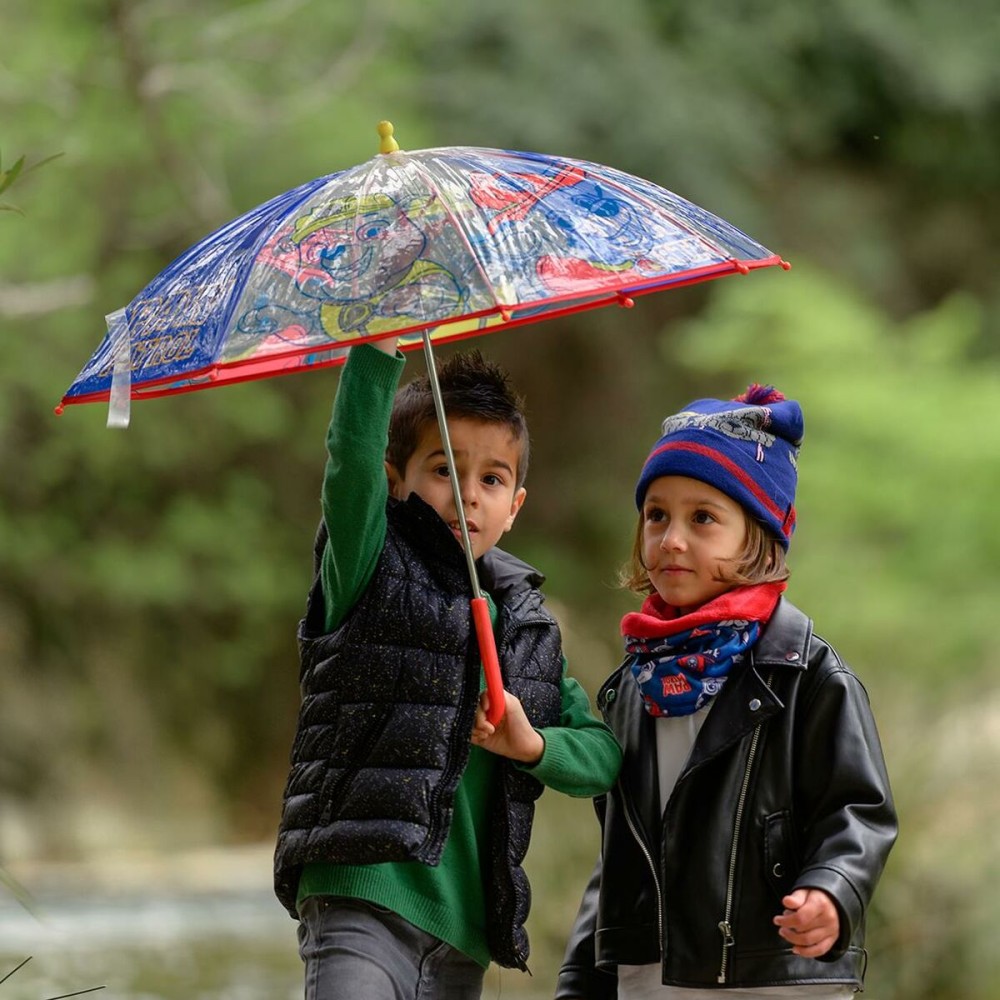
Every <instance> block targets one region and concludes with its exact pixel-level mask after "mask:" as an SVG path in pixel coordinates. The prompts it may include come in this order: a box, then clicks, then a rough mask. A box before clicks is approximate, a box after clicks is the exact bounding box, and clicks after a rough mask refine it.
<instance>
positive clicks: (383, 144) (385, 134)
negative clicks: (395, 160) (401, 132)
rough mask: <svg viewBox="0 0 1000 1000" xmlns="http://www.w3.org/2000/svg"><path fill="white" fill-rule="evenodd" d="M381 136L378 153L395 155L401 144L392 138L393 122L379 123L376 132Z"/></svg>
mask: <svg viewBox="0 0 1000 1000" xmlns="http://www.w3.org/2000/svg"><path fill="white" fill-rule="evenodd" d="M376 131H377V132H378V136H379V144H378V151H379V152H380V153H395V152H396V150H397V149H399V143H398V142H396V140H395V139H394V138H393V137H392V131H393V129H392V122H379V123H378V129H377V130H376Z"/></svg>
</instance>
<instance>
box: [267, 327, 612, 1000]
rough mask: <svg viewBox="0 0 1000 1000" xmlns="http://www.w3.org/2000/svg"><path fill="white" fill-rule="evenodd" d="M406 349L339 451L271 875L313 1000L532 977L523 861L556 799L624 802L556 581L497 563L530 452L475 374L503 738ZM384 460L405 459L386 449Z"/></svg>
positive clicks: (369, 362) (368, 351)
mask: <svg viewBox="0 0 1000 1000" xmlns="http://www.w3.org/2000/svg"><path fill="white" fill-rule="evenodd" d="M395 347H396V345H395V340H394V339H391V338H390V339H387V340H382V341H379V342H377V343H376V344H374V345H361V346H358V347H355V348H353V349H352V350H351V353H350V356H349V358H348V361H347V364H346V365H345V368H344V371H343V374H342V376H341V381H340V386H339V388H338V391H337V398H336V401H335V403H334V413H333V419H332V421H331V424H330V430H329V434H328V438H327V446H328V461H327V466H326V472H325V476H324V481H323V493H322V506H323V523H322V525H321V527H320V533H319V536H318V538H317V548H316V551H317V558H318V564H319V572H318V576H317V579H316V582H315V583H314V585H313V589H312V591H311V593H310V596H309V602H308V605H307V610H306V616H305V618H304V619H303V621H302V622H301V623H300V626H299V645H300V655H301V686H302V708H301V712H300V716H299V726H298V732H297V734H296V737H295V743H294V746H293V749H292V768H291V773H290V775H289V779H288V785H287V788H286V791H285V798H284V807H283V814H282V820H281V827H280V830H279V834H278V845H277V849H276V853H275V888H276V892H277V895H278V898H279V899H280V900H281V901H282V902H283V903H284V904H285V906H286V908H287V909H288V910H289V912H290V913H291V914H292V915H293V916H294V917H296V918H297V919H298V920H299V945H300V954H301V955H302V959H303V962H304V963H305V971H306V997H307V998H310V997H323V998H324V1000H326V998H331V997H349V998H351V1000H358V998H361V997H363V998H365V1000H380V998H383V997H384V998H391V1000H402V998H416V997H417V996H418V995H419V996H420V997H421V998H423V997H427V998H431V997H442V998H447V1000H464V998H474V997H479V996H480V992H481V988H482V980H483V974H484V970H485V968H486V967H487V966H488V964H489V962H490V959H493V960H494V961H496V962H498V963H499V964H500V965H504V966H512V967H518V968H521V969H526V965H525V961H526V959H527V955H528V944H527V936H526V934H525V931H524V926H523V925H524V921H525V918H526V917H527V912H528V906H529V903H530V890H529V887H528V883H527V879H526V877H525V874H524V871H523V869H522V868H521V861H522V860H523V858H524V854H525V852H526V850H527V847H528V841H529V837H530V830H531V821H532V814H533V811H534V805H533V803H534V800H535V799H536V798H537V796H538V795H539V794H540V793H541V791H542V787H543V785H548V786H551V787H553V788H556V789H557V790H559V791H563V792H566V793H568V794H571V795H576V796H591V795H595V794H600V793H602V792H604V791H606V790H607V789H608V788H609V787H610V786H611V784H612V783H613V781H614V779H615V777H616V775H617V772H618V767H619V765H620V763H621V753H620V750H619V748H618V745H617V743H616V741H615V739H614V737H613V736H612V735H611V732H610V730H609V729H607V728H606V727H605V726H604V725H603V723H601V722H599V721H598V720H597V719H596V718H595V717H594V716H593V715H592V714H591V711H590V705H589V700H588V698H587V696H586V694H585V693H584V691H583V690H582V688H581V687H580V686H579V685H578V684H577V683H576V682H575V681H573V680H571V679H570V678H569V677H567V676H566V672H565V660H564V658H563V656H562V650H561V639H560V635H559V629H558V626H557V625H556V622H555V620H554V619H553V618H552V617H551V615H549V614H548V612H547V611H546V610H545V608H544V607H543V604H542V597H541V594H540V593H539V591H538V589H537V587H538V584H539V583H540V582H541V577H540V576H539V575H538V574H537V573H536V572H535V571H534V570H533V569H531V567H529V566H527V565H526V564H524V563H522V562H520V561H519V560H517V559H515V558H513V557H512V556H509V555H507V554H506V553H503V552H501V551H500V550H499V549H496V548H495V545H496V543H497V542H498V541H499V539H500V538H501V536H502V535H503V534H505V533H506V532H507V531H509V530H510V528H511V527H512V525H513V523H514V520H515V518H516V517H517V514H518V512H519V510H520V509H521V506H522V504H523V503H524V498H525V490H524V485H523V483H524V475H525V473H526V471H527V465H528V434H527V428H526V424H525V420H524V416H523V413H522V412H521V408H520V403H519V400H518V399H517V397H516V396H515V395H514V394H513V392H512V391H511V389H510V386H509V384H508V381H507V378H506V375H505V374H504V373H503V372H502V371H501V370H500V369H498V368H497V367H496V366H494V365H490V364H488V363H487V362H485V361H483V359H482V358H481V356H479V355H478V353H474V354H472V355H468V356H464V355H458V356H456V357H455V358H454V359H452V360H451V361H450V362H449V363H448V364H447V365H445V366H444V367H443V368H442V370H441V372H440V375H439V381H440V383H441V389H442V394H443V396H444V400H445V410H446V414H447V420H448V429H449V436H450V438H451V442H452V447H453V452H454V457H455V465H456V469H457V472H458V475H459V478H460V482H461V492H462V502H463V506H464V507H465V512H466V516H467V521H468V530H469V538H470V542H471V545H472V551H473V555H474V557H475V558H476V560H477V568H478V570H479V573H480V580H481V583H482V587H483V590H484V591H485V592H486V593H487V594H488V595H490V598H491V602H492V610H494V611H495V616H494V628H495V631H496V633H497V647H498V653H499V656H500V661H501V665H502V668H503V673H504V686H505V689H506V705H505V709H506V711H505V714H504V717H503V719H502V720H501V721H500V723H499V724H498V726H497V727H496V728H495V729H494V727H493V726H491V725H490V724H489V723H488V722H486V721H485V712H484V709H485V699H484V698H483V697H481V691H482V687H483V685H482V671H481V667H480V663H479V652H478V646H477V642H476V638H475V632H474V630H473V629H472V627H471V615H470V609H469V597H470V585H469V582H468V577H467V570H466V565H465V556H464V553H463V552H462V548H461V542H460V537H461V535H460V530H459V528H458V523H457V520H456V517H457V515H456V511H455V507H454V500H453V494H452V490H451V486H450V483H449V479H448V468H447V462H446V460H445V457H444V452H443V449H442V444H441V438H440V434H439V431H438V425H437V421H436V418H435V415H434V408H433V400H432V398H431V395H430V390H429V385H428V383H427V380H426V378H424V379H421V380H417V381H415V382H411V383H410V384H409V385H407V386H406V387H404V389H402V390H401V391H400V392H399V393H398V394H397V395H396V397H395V400H394V399H393V394H394V391H395V387H396V385H397V383H398V380H399V377H400V375H401V372H402V368H403V359H402V357H401V356H400V355H399V354H398V353H397V352H396V349H395ZM387 441H388V447H386V443H387Z"/></svg>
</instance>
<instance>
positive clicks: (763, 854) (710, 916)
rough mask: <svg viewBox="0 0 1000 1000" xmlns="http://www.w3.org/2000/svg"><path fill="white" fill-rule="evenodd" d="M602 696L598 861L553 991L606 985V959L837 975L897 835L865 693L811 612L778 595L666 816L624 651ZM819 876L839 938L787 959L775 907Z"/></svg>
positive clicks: (668, 972)
mask: <svg viewBox="0 0 1000 1000" xmlns="http://www.w3.org/2000/svg"><path fill="white" fill-rule="evenodd" d="M597 701H598V705H599V706H600V708H601V710H602V712H603V713H604V716H605V719H606V721H607V723H608V724H609V725H610V726H611V728H612V729H613V730H614V732H615V735H616V736H617V737H618V739H619V741H620V742H621V744H622V747H623V749H624V762H623V765H622V770H621V775H620V777H619V780H618V782H617V784H616V785H615V786H614V788H613V789H612V790H611V791H610V792H609V793H608V794H607V795H606V796H602V797H600V798H598V799H595V804H596V806H597V810H598V815H599V817H600V819H601V825H602V850H601V855H602V857H601V859H600V860H599V861H598V863H597V866H596V868H595V870H594V874H593V876H592V878H591V880H590V884H589V885H588V887H587V889H586V891H585V893H584V897H583V901H582V903H581V906H580V911H579V913H578V915H577V920H576V924H575V926H574V927H573V931H572V933H571V937H570V941H569V945H568V947H567V950H566V956H565V959H564V962H563V966H562V970H561V972H560V975H559V983H558V987H557V990H556V997H557V998H570V997H573V998H586V1000H596V998H601V1000H604V998H613V997H615V996H616V995H617V977H616V968H617V966H618V965H619V964H623V965H644V964H650V963H661V964H662V977H663V982H664V983H666V984H671V985H675V986H687V987H713V988H715V989H718V988H720V986H721V987H723V988H724V987H725V986H742V987H752V986H765V985H767V986H778V985H791V984H806V983H828V984H829V983H849V984H852V985H853V986H855V987H856V988H860V987H861V983H862V976H863V974H864V964H865V952H864V916H865V911H866V909H867V907H868V904H869V902H870V900H871V897H872V892H873V891H874V889H875V885H876V883H877V881H878V879H879V876H880V875H881V872H882V868H883V867H884V865H885V861H886V857H887V855H888V853H889V849H890V848H891V847H892V844H893V842H894V840H895V839H896V829H897V827H896V814H895V810H894V808H893V804H892V796H891V793H890V790H889V779H888V776H887V774H886V769H885V762H884V760H883V757H882V750H881V746H880V743H879V738H878V733H877V731H876V728H875V722H874V719H873V718H872V714H871V710H870V708H869V704H868V696H867V694H866V692H865V690H864V688H863V687H862V685H861V682H860V681H859V680H858V678H857V677H856V676H855V675H854V674H853V673H852V672H851V670H850V668H849V667H848V666H847V665H846V664H844V663H843V662H842V661H841V660H840V658H839V657H838V656H837V653H836V652H835V651H834V650H833V649H832V648H831V647H830V646H829V645H828V644H827V643H826V642H824V641H823V640H822V639H820V638H819V637H818V636H816V635H814V634H813V631H812V622H811V621H810V620H809V619H808V618H807V617H806V616H805V615H804V614H802V612H800V611H799V610H798V609H797V608H795V607H794V606H793V605H791V604H789V603H788V602H787V601H786V600H784V599H782V600H781V601H780V602H779V604H778V607H777V608H776V610H775V612H774V615H773V616H772V618H771V620H770V622H769V623H768V625H767V626H766V628H765V629H764V630H763V632H762V634H761V637H760V639H759V641H758V642H757V645H756V646H755V648H754V650H753V652H752V656H751V657H750V658H748V660H747V661H746V662H745V664H744V665H743V666H742V667H741V668H739V669H738V672H734V673H733V674H732V675H731V677H730V680H729V682H728V683H727V684H726V686H725V687H724V688H723V689H722V691H721V692H720V693H719V695H718V698H717V701H716V704H715V705H714V706H713V708H712V709H711V711H710V713H709V715H708V717H707V719H706V720H705V723H704V725H703V727H702V729H701V732H700V733H699V735H698V738H697V740H696V742H695V745H694V748H693V749H692V751H691V755H690V757H689V759H688V761H687V762H686V764H685V766H684V769H683V771H682V772H681V775H680V777H679V778H678V780H677V784H676V786H675V788H674V791H673V794H672V795H671V796H670V799H669V801H668V803H667V807H666V809H665V810H664V812H663V816H662V818H661V816H660V815H659V809H658V804H659V791H658V782H657V770H656V745H655V720H654V719H653V718H652V717H651V716H649V715H648V714H647V713H646V712H645V711H644V709H643V707H642V703H641V701H640V699H639V696H638V688H637V686H636V684H635V682H634V680H633V678H632V674H631V671H630V670H629V669H628V667H627V666H626V665H625V664H623V665H622V666H621V667H619V669H618V670H617V671H616V672H615V673H614V674H612V676H611V677H610V678H609V679H608V680H607V681H606V682H605V684H604V686H603V687H602V688H601V691H600V693H599V694H598V699H597ZM805 886H811V887H816V888H820V889H824V890H825V891H826V892H827V893H829V895H830V896H831V897H832V898H833V900H834V901H835V903H836V905H837V909H838V911H839V914H840V938H839V940H838V941H837V943H836V944H835V946H834V948H833V949H832V950H831V951H830V952H829V953H828V954H827V955H825V956H823V958H822V959H819V960H817V959H809V958H800V957H798V956H796V955H794V954H793V953H792V951H791V948H790V946H789V945H788V944H787V942H785V941H784V940H783V939H782V938H780V937H779V936H778V933H777V928H776V927H775V926H774V925H773V923H772V919H773V918H774V916H775V915H776V914H778V913H780V912H781V911H782V909H783V907H782V904H781V899H782V897H783V896H784V895H785V894H787V893H789V892H791V891H792V890H793V889H795V888H798V887H805Z"/></svg>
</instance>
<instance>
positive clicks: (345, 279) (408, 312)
mask: <svg viewBox="0 0 1000 1000" xmlns="http://www.w3.org/2000/svg"><path fill="white" fill-rule="evenodd" d="M378 131H379V135H380V136H381V137H382V144H381V150H380V153H379V155H378V156H376V157H375V158H374V159H372V160H369V161H367V162H366V163H363V164H361V165H359V166H356V167H352V168H350V169H348V170H343V171H341V172H339V173H335V174H330V175H329V176H327V177H320V178H318V179H317V180H314V181H310V182H308V183H306V184H303V185H301V186H300V187H297V188H294V189H293V190H291V191H288V192H286V193H284V194H281V195H279V196H278V197H276V198H273V199H272V200H271V201H268V202H265V203H264V204H263V205H260V206H259V207H257V208H255V209H253V210H252V211H250V212H247V213H246V214H245V215H242V216H240V217H239V218H237V219H235V220H233V221H232V222H230V223H228V224H227V225H225V226H223V227H222V228H220V229H218V230H216V231H215V232H214V233H212V234H210V235H209V236H207V237H205V239H203V240H202V241H201V242H199V243H197V244H195V245H194V246H193V247H191V249H189V250H188V251H186V252H185V253H183V254H182V255H181V256H180V257H178V258H177V260H175V261H174V262H173V263H172V264H170V265H169V266H168V267H167V268H165V269H164V270H163V271H162V272H161V273H160V274H158V275H157V276H156V277H155V278H154V279H153V280H152V281H151V282H150V283H149V284H148V285H147V286H146V287H145V288H144V289H143V290H142V291H141V292H139V294H138V295H137V296H136V297H135V298H134V299H133V300H132V301H131V302H130V303H129V304H128V305H127V306H125V307H124V308H123V309H120V310H118V311H117V312H114V313H112V314H111V315H110V316H108V317H107V321H108V332H107V334H106V335H105V337H104V339H103V341H102V342H101V344H100V346H99V347H98V348H97V351H96V352H95V353H94V355H93V356H92V357H91V359H90V360H89V361H88V362H87V364H86V365H85V366H84V368H83V371H81V372H80V374H79V375H78V376H77V378H76V380H75V381H74V382H73V384H72V385H71V386H70V388H69V389H68V390H67V392H66V395H65V396H64V397H63V399H62V402H61V403H60V405H59V406H58V407H57V412H61V410H62V408H63V406H64V405H66V404H69V403H87V402H93V401H98V400H109V401H110V402H109V413H108V424H109V426H119V427H124V426H126V425H127V424H128V421H129V407H130V400H131V399H143V398H146V397H153V396H163V395H168V394H171V393H178V392H187V391H190V390H193V389H200V388H204V387H207V386H214V385H224V384H226V383H228V382H240V381H246V380H248V379H255V378H264V377H267V376H271V375H278V374H283V373H288V372H293V371H299V370H302V369H303V368H310V367H324V366H328V365H335V364H339V363H341V362H342V361H343V360H344V359H345V357H346V353H347V349H348V348H349V347H350V346H352V345H354V344H359V343H363V342H365V341H370V340H377V339H379V338H382V337H389V336H395V337H397V338H399V341H398V343H399V346H400V347H402V348H403V349H404V350H405V349H407V348H412V347H418V346H420V345H423V348H424V352H425V355H426V358H427V369H428V376H429V379H430V384H431V389H432V391H433V394H434V398H435V402H436V404H437V416H438V426H439V429H440V433H441V440H442V444H443V447H444V452H445V456H446V458H447V461H448V466H449V469H450V470H451V472H452V491H453V494H454V501H455V507H456V513H457V518H458V521H459V526H460V528H461V534H462V539H463V547H464V549H465V554H466V561H467V564H468V569H469V578H470V581H471V584H472V595H473V597H472V602H471V607H472V613H473V618H474V621H475V625H476V632H477V636H478V638H479V645H480V651H481V653H482V656H483V664H484V668H485V673H486V680H487V690H488V693H489V698H490V711H489V716H488V717H489V719H490V721H491V722H493V723H494V724H496V723H497V722H498V721H499V719H500V718H501V717H502V714H503V707H504V706H503V702H504V698H503V684H502V680H501V676H500V668H499V664H498V663H497V655H496V648H495V645H494V641H493V633H492V627H491V624H490V617H489V610H488V607H487V604H486V600H485V598H484V596H483V594H482V591H481V590H480V588H479V581H478V577H477V573H476V567H475V562H474V559H473V556H472V547H471V545H470V542H469V534H468V528H467V526H466V522H465V515H464V509H463V504H462V498H461V493H460V489H459V484H458V479H457V476H456V475H455V469H454V459H453V456H452V453H451V443H450V440H449V436H448V426H447V422H446V420H445V415H444V412H443V407H442V405H441V395H440V389H439V387H438V384H437V375H436V370H435V365H434V357H433V351H432V343H434V342H446V341H450V340H456V339H459V338H463V337H470V336H474V335H476V334H479V333H486V332H489V331H491V330H497V329H502V328H505V327H510V326H519V325H521V324H526V323H536V322H538V321H539V320H543V319H548V318H552V317H555V316H562V315H566V314H568V313H573V312H578V311H580V310H582V309H592V308H595V307H597V306H603V305H607V304H613V303H617V304H620V305H625V306H629V305H631V304H632V299H633V298H634V297H635V296H637V295H643V294H646V293H647V292H655V291H660V290H663V289H666V288H673V287H676V286H678V285H684V284H691V283H693V282H698V281H706V280H708V279H711V278H717V277H721V276H723V275H726V274H736V273H741V274H746V273H748V272H749V271H750V270H751V269H753V268H759V267H768V266H772V265H780V266H782V267H784V268H786V269H787V267H788V266H789V265H788V264H786V263H785V262H784V261H783V260H781V258H780V257H778V256H777V255H775V254H773V253H772V252H771V251H770V250H768V249H766V248H765V247H763V246H761V245H760V244H759V243H757V242H756V241H754V240H752V239H751V238H750V237H749V236H747V235H746V234H745V233H742V232H740V230H738V229H736V228H735V227H734V226H731V225H730V224H729V223H728V222H726V221H724V220H723V219H720V218H719V217H718V216H715V215H713V214H712V213H711V212H707V211H706V210H705V209H703V208H699V207H698V206H697V205H694V204H692V203H691V202H689V201H686V200H685V199H684V198H681V197H679V196H678V195H676V194H673V193H672V192H670V191H667V190H666V189H664V188H661V187H657V186H656V185H655V184H652V183H650V182H649V181H646V180H643V179H641V178H639V177H634V176H632V175H631V174H627V173H624V172H622V171H620V170H616V169H614V168H613V167H607V166H602V165H600V164H597V163H589V162H586V161H583V160H571V159H564V158H560V157H555V156H544V155H541V154H538V153H525V152H514V151H510V150H501V149H480V148H473V147H462V146H459V147H448V148H441V149H425V150H418V151H415V152H404V151H402V150H400V149H399V147H398V145H397V144H396V142H395V140H394V139H393V137H392V126H391V124H389V123H388V122H381V123H380V124H379V128H378Z"/></svg>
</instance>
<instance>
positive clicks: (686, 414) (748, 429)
mask: <svg viewBox="0 0 1000 1000" xmlns="http://www.w3.org/2000/svg"><path fill="white" fill-rule="evenodd" d="M770 423H771V410H770V408H769V407H767V406H741V407H740V408H739V409H738V410H723V411H722V412H721V413H696V412H695V411H694V410H682V411H681V412H680V413H675V414H674V415H673V416H670V417H667V419H666V420H664V421H663V434H664V435H666V434H674V433H676V432H677V431H682V430H686V429H687V428H689V427H690V428H694V429H696V430H713V431H718V432H719V433H720V434H725V435H726V437H730V438H733V439H734V440H736V441H753V442H754V443H755V444H762V445H763V446H764V447H765V448H770V447H771V445H773V444H774V435H773V434H771V433H769V432H768V431H766V430H765V429H764V428H765V427H768V426H769V425H770Z"/></svg>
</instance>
